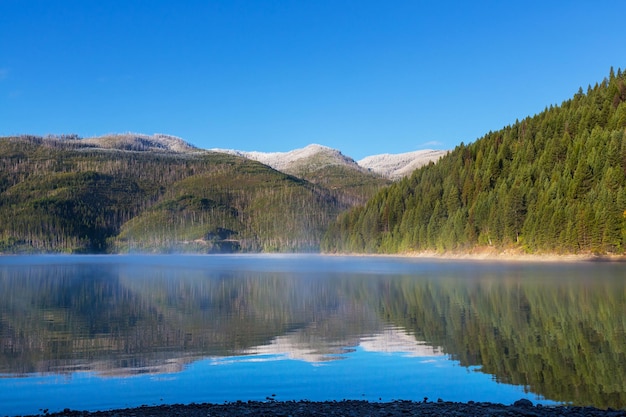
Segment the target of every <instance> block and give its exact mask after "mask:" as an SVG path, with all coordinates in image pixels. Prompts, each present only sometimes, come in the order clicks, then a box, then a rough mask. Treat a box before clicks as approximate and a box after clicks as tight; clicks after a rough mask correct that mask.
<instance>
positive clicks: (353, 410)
mask: <svg viewBox="0 0 626 417" xmlns="http://www.w3.org/2000/svg"><path fill="white" fill-rule="evenodd" d="M44 415H45V416H46V417H122V416H124V417H165V416H168V417H169V416H182V417H200V416H202V417H210V416H226V417H235V416H268V417H269V416H275V417H289V416H292V417H296V416H336V417H343V416H345V417H366V416H370V417H383V416H384V417H408V416H529V417H543V416H555V417H556V416H572V417H575V416H581V417H588V416H589V417H591V416H610V417H613V416H622V417H626V410H612V409H608V410H599V409H597V408H592V407H570V406H556V407H554V406H541V405H540V404H537V405H535V404H533V403H532V402H531V401H529V400H526V399H522V400H519V401H516V402H515V403H514V404H512V405H504V404H494V403H484V402H473V401H469V402H467V403H457V402H447V401H441V400H439V401H436V402H433V401H428V400H427V399H425V400H424V401H423V402H415V401H394V402H386V403H377V402H368V401H348V400H346V401H326V402H311V401H280V402H279V401H268V402H256V401H249V402H242V401H237V402H232V403H225V404H188V405H180V404H175V405H161V406H153V407H149V406H143V407H138V408H128V409H122V410H110V411H95V412H86V411H72V410H65V411H63V412H60V413H53V414H48V413H45V414H44Z"/></svg>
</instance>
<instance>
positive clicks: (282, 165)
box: [210, 144, 362, 174]
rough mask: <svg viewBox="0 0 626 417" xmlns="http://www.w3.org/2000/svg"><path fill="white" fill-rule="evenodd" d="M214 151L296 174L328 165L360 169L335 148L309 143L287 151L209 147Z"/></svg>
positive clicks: (352, 160)
mask: <svg viewBox="0 0 626 417" xmlns="http://www.w3.org/2000/svg"><path fill="white" fill-rule="evenodd" d="M210 150H211V151H215V152H223V153H229V154H232V155H238V156H242V157H244V158H248V159H253V160H255V161H259V162H261V163H262V164H265V165H269V166H271V167H272V168H274V169H275V170H277V171H282V172H286V173H289V174H296V173H298V172H300V171H302V170H303V169H306V170H318V169H321V168H324V167H326V166H330V165H343V166H348V167H352V168H355V169H359V170H361V169H362V168H361V167H360V166H359V165H358V164H357V163H356V162H355V161H354V159H352V158H350V157H347V156H345V155H344V154H342V153H341V152H340V151H338V150H337V149H333V148H329V147H328V146H323V145H318V144H311V145H308V146H306V147H304V148H302V149H294V150H292V151H289V152H256V151H252V152H246V151H235V150H229V149H210Z"/></svg>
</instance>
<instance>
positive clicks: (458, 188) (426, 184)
mask: <svg viewBox="0 0 626 417" xmlns="http://www.w3.org/2000/svg"><path fill="white" fill-rule="evenodd" d="M481 248H491V249H493V250H499V251H517V252H524V253H580V254H623V253H624V251H625V250H626V72H622V71H621V70H620V69H618V70H617V72H615V71H614V70H613V69H612V68H611V70H610V74H609V76H608V77H607V78H605V79H604V80H602V82H600V83H597V84H595V85H594V86H593V87H592V86H591V85H590V86H588V88H587V89H586V91H584V90H583V89H582V88H580V89H579V90H578V92H577V93H576V94H575V95H574V96H573V98H571V99H569V100H567V101H565V102H563V103H562V104H561V105H560V106H553V105H551V106H550V107H547V108H546V109H545V110H544V111H543V112H541V113H539V114H537V115H535V116H532V117H530V116H529V117H526V118H525V119H523V120H521V121H520V120H517V121H516V122H515V123H513V124H511V125H509V126H506V127H504V128H503V129H501V130H498V131H495V132H489V133H487V134H486V135H484V136H483V137H482V138H479V139H478V140H476V141H475V142H473V143H471V144H467V145H466V144H464V143H461V144H460V145H458V146H457V147H456V148H455V149H454V150H453V151H451V152H450V153H449V154H448V155H446V156H445V157H443V158H441V159H440V161H439V162H437V163H436V164H432V163H431V164H430V165H428V166H426V167H423V168H421V169H419V170H417V171H415V172H414V173H413V174H412V176H411V177H409V178H405V179H403V180H401V181H399V182H397V183H394V184H393V185H391V186H389V187H387V188H385V189H382V190H381V191H380V192H379V193H378V194H376V195H375V196H374V197H373V198H372V199H371V200H369V201H368V202H367V204H366V205H364V206H359V207H356V208H353V209H352V210H350V211H348V212H347V213H344V214H342V215H341V216H340V217H339V219H338V220H337V221H336V222H334V223H333V224H332V225H331V226H330V227H329V230H328V232H327V234H326V235H325V237H324V239H323V242H322V250H324V251H328V252H366V253H406V252H413V251H437V252H454V251H457V252H471V251H475V250H479V249H481Z"/></svg>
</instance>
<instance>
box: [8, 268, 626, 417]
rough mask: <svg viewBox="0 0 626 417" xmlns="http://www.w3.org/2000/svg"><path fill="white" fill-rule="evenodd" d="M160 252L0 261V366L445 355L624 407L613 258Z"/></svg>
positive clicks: (622, 328) (565, 396) (619, 292)
mask: <svg viewBox="0 0 626 417" xmlns="http://www.w3.org/2000/svg"><path fill="white" fill-rule="evenodd" d="M104 259H109V258H104ZM158 259H160V258H155V259H151V260H150V261H146V262H143V263H142V262H130V261H128V262H127V261H124V262H121V261H116V262H112V261H107V262H104V261H102V262H100V263H96V264H95V265H94V264H92V263H86V262H85V263H82V264H81V263H79V264H70V263H66V264H63V263H58V264H55V265H47V264H46V265H36V264H33V265H22V266H21V267H16V266H10V265H3V266H0V375H2V374H4V375H7V374H8V375H15V374H28V373H34V372H56V373H69V372H74V371H96V372H98V373H100V374H103V375H130V374H137V373H146V372H150V373H157V372H176V371H179V370H180V369H182V368H183V367H184V366H185V365H186V364H188V363H190V362H191V361H194V360H197V359H198V358H202V357H230V356H236V355H244V354H245V355H249V354H276V355H282V356H285V357H289V358H294V359H300V360H305V361H309V362H321V361H325V360H329V359H330V358H333V359H334V358H337V357H338V356H339V357H341V355H342V354H344V353H345V352H346V351H347V350H349V349H353V348H355V347H357V346H360V347H361V349H363V350H373V351H376V352H403V353H405V354H408V355H416V356H430V355H442V354H446V355H450V356H451V357H452V358H453V359H456V360H459V361H460V363H461V364H462V365H464V366H478V367H480V369H481V371H482V372H486V373H489V374H492V375H494V377H495V378H496V379H497V380H498V381H502V382H507V383H513V384H517V385H522V386H526V387H529V389H530V390H532V391H533V392H537V393H538V394H540V395H543V396H545V397H547V398H550V399H553V400H557V401H569V402H573V403H582V404H595V405H597V406H611V407H624V406H626V380H624V379H623V378H621V376H623V375H626V316H625V315H624V306H625V305H626V290H625V284H624V281H623V270H621V269H619V268H620V267H622V266H621V265H620V266H615V265H593V266H589V265H588V266H584V265H582V266H581V265H575V266H570V267H567V266H559V267H558V268H557V267H555V266H552V267H550V266H536V265H535V266H532V267H527V268H520V267H517V268H511V269H507V268H503V267H494V266H488V265H482V266H480V265H479V264H472V265H471V266H470V267H469V268H468V266H467V265H459V264H455V263H452V264H443V263H441V264H436V265H434V266H433V265H426V264H425V265H421V266H420V268H415V272H414V273H412V274H410V275H397V274H396V275H381V274H374V273H364V272H361V273H358V274H357V273H355V274H351V273H349V269H348V268H343V269H341V270H340V272H332V269H331V270H330V271H327V272H325V273H310V272H307V271H306V270H304V269H303V270H302V271H299V272H298V273H291V272H271V269H269V268H265V272H259V271H258V270H255V265H253V266H251V265H247V267H246V268H239V267H238V266H237V264H236V262H235V261H233V263H232V265H230V266H228V267H224V268H215V267H211V268H208V267H205V266H202V267H200V266H198V265H185V264H183V265H180V264H176V265H168V264H159V263H158ZM212 259H213V258H212ZM244 266H245V265H244ZM592 267H593V269H589V268H592ZM238 268H239V269H238ZM246 269H247V270H248V272H246ZM261 269H263V268H261ZM360 270H361V271H363V268H361V269H360ZM470 271H471V272H470ZM555 276H556V277H563V276H566V277H567V279H556V278H555ZM588 276H593V277H594V279H593V280H592V279H587V277H588ZM612 277H616V278H612Z"/></svg>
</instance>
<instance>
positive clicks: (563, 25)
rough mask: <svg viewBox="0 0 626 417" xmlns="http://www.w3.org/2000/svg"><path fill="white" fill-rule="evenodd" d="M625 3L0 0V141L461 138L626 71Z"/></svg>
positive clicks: (266, 146) (362, 145)
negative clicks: (136, 136)
mask: <svg viewBox="0 0 626 417" xmlns="http://www.w3.org/2000/svg"><path fill="white" fill-rule="evenodd" d="M624 15H626V2H624V1H623V0H620V1H602V0H600V1H591V0H589V1H577V0H571V1H561V0H553V1H545V0H542V1H534V0H533V1H519V2H513V1H445V0H444V1H428V2H427V1H418V0H413V1H401V0H398V1H370V0H355V1H350V0H310V1H304V0H302V1H291V0H282V1H270V0H248V1H238V0H229V1H192V0H189V1H160V0H144V1H133V0H124V1H116V0H107V1H95V0H93V1H92V0H76V1H75V0H41V1H34V0H0V135H2V136H4V135H13V134H36V135H46V134H62V133H76V134H78V135H80V136H84V137H88V136H96V135H102V134H106V133H113V132H120V133H121V132H138V133H147V134H152V133H167V134H171V135H175V136H179V137H182V138H183V139H185V140H187V141H188V142H190V143H192V144H194V145H196V146H199V147H201V148H214V147H219V148H233V149H240V150H247V151H252V150H258V151H266V152H267V151H287V150H291V149H295V148H300V147H303V146H306V145H307V144H309V143H320V144H323V145H327V146H330V147H333V148H338V149H340V150H341V151H342V152H343V153H344V154H347V155H349V156H352V157H354V158H355V159H360V158H362V157H364V156H367V155H372V154H378V153H399V152H407V151H412V150H416V149H425V148H435V149H448V148H453V147H454V146H456V145H457V144H459V143H460V142H461V141H463V142H465V143H469V142H472V141H474V140H476V139H477V138H479V137H480V136H482V135H483V134H485V133H487V132H488V131H490V130H497V129H500V128H501V127H503V126H505V125H507V124H510V123H513V122H515V119H517V118H519V119H522V118H524V117H526V116H528V115H533V114H536V113H538V112H541V111H542V110H543V109H544V108H545V107H546V106H548V105H550V104H560V103H561V102H562V101H563V100H566V99H568V98H570V97H571V96H573V94H574V93H575V92H576V91H577V90H578V87H581V86H582V87H583V89H586V87H587V85H588V84H591V85H593V84H595V83H596V82H600V81H602V79H603V78H604V77H605V76H608V73H609V69H610V67H611V66H613V67H614V68H615V69H617V68H622V69H624V68H626V55H625V52H626V32H624V30H623V29H624V26H623V16H624Z"/></svg>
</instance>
